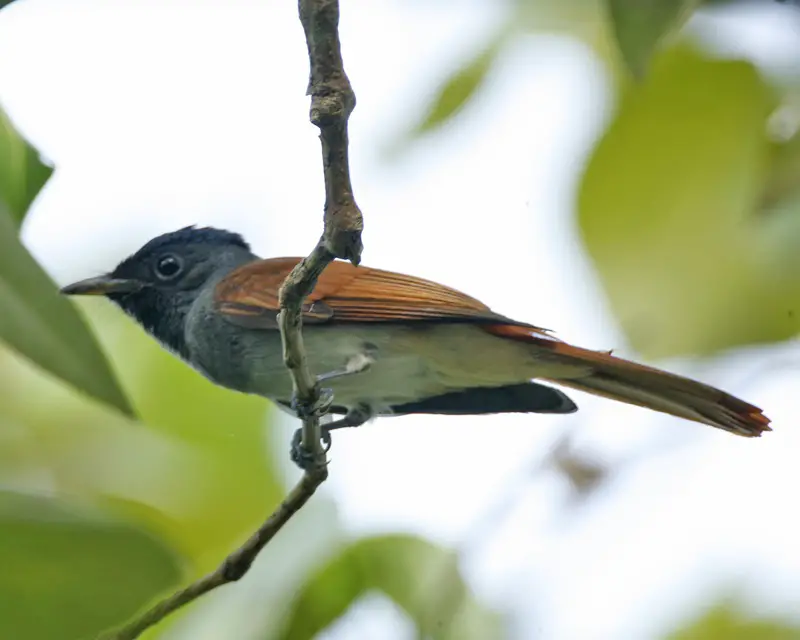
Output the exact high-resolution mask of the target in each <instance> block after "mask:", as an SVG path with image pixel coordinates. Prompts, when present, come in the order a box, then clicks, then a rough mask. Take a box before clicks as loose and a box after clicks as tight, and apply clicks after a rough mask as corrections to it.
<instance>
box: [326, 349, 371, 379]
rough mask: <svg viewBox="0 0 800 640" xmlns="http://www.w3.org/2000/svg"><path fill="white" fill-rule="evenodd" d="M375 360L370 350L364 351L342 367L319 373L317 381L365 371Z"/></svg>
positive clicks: (348, 360)
mask: <svg viewBox="0 0 800 640" xmlns="http://www.w3.org/2000/svg"><path fill="white" fill-rule="evenodd" d="M373 362H375V358H374V357H373V355H372V353H371V352H370V350H366V351H362V352H361V353H357V354H356V355H354V356H351V357H350V358H348V359H347V362H345V363H344V366H343V367H342V368H341V369H334V370H333V371H328V372H327V373H321V374H320V375H318V376H317V382H327V381H328V380H335V379H336V378H344V377H346V376H352V375H355V374H356V373H363V372H364V371H366V370H367V369H369V368H370V367H371V366H372V363H373Z"/></svg>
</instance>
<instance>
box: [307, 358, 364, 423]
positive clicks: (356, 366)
mask: <svg viewBox="0 0 800 640" xmlns="http://www.w3.org/2000/svg"><path fill="white" fill-rule="evenodd" d="M373 352H374V349H372V348H370V347H369V346H365V350H364V351H362V352H360V353H357V354H355V355H354V356H350V358H348V360H347V362H345V363H344V366H343V367H342V368H341V369H334V370H333V371H328V372H326V373H321V374H320V375H318V376H317V384H321V383H323V382H327V381H328V380H335V379H336V378H344V377H346V376H352V375H355V374H356V373H363V372H364V371H366V370H367V369H369V368H370V367H371V366H372V363H373V362H375V359H374V357H373V355H372V354H373ZM331 404H333V390H332V389H328V388H327V387H322V388H320V390H319V398H318V399H317V401H316V402H314V403H313V404H312V405H310V406H308V405H305V404H304V403H302V402H299V401H298V400H297V397H296V396H294V395H292V410H293V411H294V412H295V413H296V414H297V417H298V418H300V419H301V420H302V419H304V418H308V417H310V416H312V415H314V414H324V413H325V412H326V411H327V410H328V409H330V407H331ZM344 426H347V425H344Z"/></svg>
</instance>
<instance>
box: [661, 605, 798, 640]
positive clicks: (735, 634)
mask: <svg viewBox="0 0 800 640" xmlns="http://www.w3.org/2000/svg"><path fill="white" fill-rule="evenodd" d="M667 638H668V639H669V640H800V629H798V628H797V627H792V626H790V625H789V624H788V623H786V622H779V621H775V620H764V619H754V618H749V617H746V616H743V615H742V614H741V613H739V612H738V611H737V610H736V608H735V607H734V606H733V605H732V604H727V603H726V604H722V605H719V606H717V607H714V608H713V609H711V611H709V612H708V613H706V614H705V615H704V616H702V617H701V618H700V619H699V620H696V621H695V622H692V623H690V625H689V626H688V627H685V628H684V629H680V630H678V631H676V632H674V633H671V634H669V635H668V636H667Z"/></svg>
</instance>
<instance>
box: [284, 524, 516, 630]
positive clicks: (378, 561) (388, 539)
mask: <svg viewBox="0 0 800 640" xmlns="http://www.w3.org/2000/svg"><path fill="white" fill-rule="evenodd" d="M372 591H378V592H381V593H383V594H384V595H386V596H388V597H389V598H391V599H392V600H393V601H394V602H395V603H396V604H397V605H399V606H400V607H401V608H402V609H403V611H405V612H406V614H408V616H409V618H410V619H411V620H412V621H413V622H414V624H415V625H416V628H417V631H418V634H419V637H425V638H453V639H455V638H458V639H459V640H462V639H463V640H469V639H470V638H475V639H476V640H479V639H482V638H499V637H502V635H503V634H502V626H501V623H500V620H499V618H498V617H497V616H496V615H495V614H492V613H490V612H489V611H487V610H485V609H483V608H482V607H480V605H478V604H477V603H476V602H475V600H474V598H473V596H472V595H471V594H470V593H469V591H468V588H467V586H466V585H465V584H464V582H463V580H462V578H461V577H460V574H459V571H458V566H457V557H456V556H455V554H454V553H453V552H452V551H447V550H446V549H443V548H441V547H438V546H436V545H434V544H432V543H430V542H427V541H426V540H423V539H422V538H418V537H414V536H403V535H386V536H377V537H374V538H365V539H362V540H359V541H356V542H354V543H352V544H350V545H349V546H347V547H345V548H344V550H343V551H342V552H341V553H340V554H339V555H337V556H336V557H334V558H333V559H332V560H331V561H330V562H329V563H328V564H327V565H325V566H324V567H322V568H321V569H320V570H319V572H318V573H317V574H316V575H315V576H313V577H312V578H311V580H309V581H308V583H307V584H306V586H305V587H304V589H303V591H302V592H301V593H300V594H299V597H298V598H297V600H296V601H295V602H294V604H293V605H292V607H291V610H290V612H289V615H288V618H287V627H286V630H285V631H284V635H283V637H285V638H287V639H291V640H300V639H305V638H313V637H314V636H315V635H316V634H317V633H319V632H320V631H321V630H323V629H325V628H326V627H327V626H329V625H330V624H331V623H333V622H335V621H336V620H337V619H338V618H339V617H340V616H341V615H342V614H344V612H345V611H346V610H347V609H348V608H349V606H350V605H351V604H352V603H353V602H355V601H356V600H358V599H359V598H360V597H361V596H363V595H365V594H367V593H370V592H372Z"/></svg>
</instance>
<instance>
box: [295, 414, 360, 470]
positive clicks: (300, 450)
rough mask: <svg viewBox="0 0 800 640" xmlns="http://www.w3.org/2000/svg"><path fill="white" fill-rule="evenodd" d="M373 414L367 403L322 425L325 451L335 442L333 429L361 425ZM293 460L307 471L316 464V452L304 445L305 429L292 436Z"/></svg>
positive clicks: (321, 437)
mask: <svg viewBox="0 0 800 640" xmlns="http://www.w3.org/2000/svg"><path fill="white" fill-rule="evenodd" d="M372 416H373V412H372V411H371V410H370V409H369V407H367V406H366V405H364V406H362V405H358V406H355V407H353V408H351V409H350V410H349V411H348V412H347V414H345V416H344V417H342V418H339V419H338V420H334V421H333V422H329V423H328V424H322V425H320V427H319V429H320V442H322V451H323V453H328V451H330V449H331V445H332V444H333V439H332V438H331V431H333V430H334V429H344V428H346V427H360V426H361V425H362V424H364V423H365V422H367V421H368V420H369V419H370V418H371V417H372ZM290 455H291V458H292V462H294V463H295V464H296V465H297V466H298V467H300V468H301V469H302V470H303V471H307V470H308V469H310V468H311V467H313V466H314V464H315V460H314V454H313V453H312V452H310V451H308V449H306V448H305V447H304V446H303V430H302V429H298V430H297V431H295V432H294V436H293V437H292V448H291V452H290Z"/></svg>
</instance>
